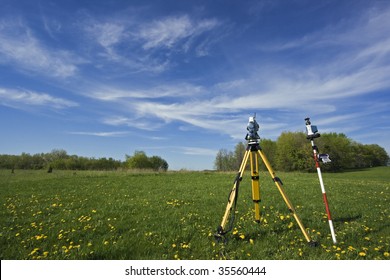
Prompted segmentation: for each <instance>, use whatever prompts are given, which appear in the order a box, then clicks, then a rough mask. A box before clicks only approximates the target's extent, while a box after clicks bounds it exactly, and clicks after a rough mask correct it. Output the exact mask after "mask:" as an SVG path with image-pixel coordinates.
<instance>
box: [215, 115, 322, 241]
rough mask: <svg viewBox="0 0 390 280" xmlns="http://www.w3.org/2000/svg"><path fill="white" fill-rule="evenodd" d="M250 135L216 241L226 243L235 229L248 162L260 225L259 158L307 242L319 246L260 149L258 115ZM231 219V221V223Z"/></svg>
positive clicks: (251, 121) (256, 217) (250, 123)
mask: <svg viewBox="0 0 390 280" xmlns="http://www.w3.org/2000/svg"><path fill="white" fill-rule="evenodd" d="M247 130H248V133H247V135H246V136H245V140H247V147H246V151H245V154H244V158H243V160H242V162H241V165H240V169H239V171H238V173H237V176H236V178H235V180H234V184H233V188H232V189H231V191H230V193H229V197H228V203H227V205H226V210H225V214H224V215H223V218H222V222H221V224H220V225H219V226H218V228H217V232H216V233H215V234H214V236H215V238H216V240H217V241H218V242H220V241H222V240H224V241H226V237H225V235H226V234H227V233H228V232H230V231H231V230H232V229H233V223H234V218H235V212H236V206H237V198H238V191H239V187H240V182H241V181H242V177H243V175H244V171H245V168H246V165H247V162H248V160H250V168H251V179H252V200H253V203H254V206H255V207H254V211H255V221H256V222H257V223H260V183H259V179H260V178H259V156H260V157H261V159H262V161H263V162H264V164H265V166H266V168H267V170H268V172H269V174H270V175H271V177H272V180H273V181H274V183H275V185H276V187H277V189H278V190H279V192H280V194H281V195H282V198H283V200H284V202H285V203H286V205H287V207H288V209H289V211H290V212H291V214H292V215H293V216H294V218H295V220H296V222H297V224H298V226H299V228H300V229H301V231H302V233H303V235H304V236H305V239H306V241H307V242H308V244H309V245H310V246H313V247H314V246H317V245H318V243H317V242H316V241H313V240H312V239H311V238H310V237H309V235H308V233H307V232H306V229H305V227H304V226H303V224H302V222H301V220H300V219H299V217H298V215H297V213H296V212H295V209H294V207H293V205H292V204H291V202H290V200H289V199H288V197H287V195H286V193H285V191H284V189H283V188H282V185H283V183H282V181H281V180H280V178H279V177H277V176H276V174H275V172H274V170H273V169H272V167H271V165H270V163H269V161H268V159H267V157H266V156H265V154H264V153H263V151H262V149H261V147H260V144H259V142H260V136H259V134H258V133H257V132H258V130H259V124H258V123H257V121H256V114H255V115H254V116H253V117H249V122H248V125H247ZM229 217H230V221H229Z"/></svg>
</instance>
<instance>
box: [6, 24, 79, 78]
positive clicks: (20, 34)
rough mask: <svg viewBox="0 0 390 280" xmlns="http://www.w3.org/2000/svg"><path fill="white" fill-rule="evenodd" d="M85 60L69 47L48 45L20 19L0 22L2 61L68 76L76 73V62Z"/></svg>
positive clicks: (36, 71)
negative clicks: (65, 48)
mask: <svg viewBox="0 0 390 280" xmlns="http://www.w3.org/2000/svg"><path fill="white" fill-rule="evenodd" d="M84 62H85V61H83V60H82V59H80V58H77V57H75V56H74V55H73V54H72V53H70V52H69V51H65V50H53V49H50V48H48V47H45V46H44V45H42V43H41V42H40V41H39V40H38V39H37V38H36V37H34V35H33V34H32V32H31V30H30V29H29V28H28V27H26V26H24V25H23V24H21V23H19V24H17V23H12V22H5V21H3V22H1V23H0V63H3V64H8V65H13V66H16V67H20V68H21V69H23V70H25V71H26V70H27V71H28V72H34V73H39V74H41V75H44V76H51V77H57V78H67V77H70V76H74V75H75V74H76V73H77V71H78V67H77V65H78V64H81V63H84Z"/></svg>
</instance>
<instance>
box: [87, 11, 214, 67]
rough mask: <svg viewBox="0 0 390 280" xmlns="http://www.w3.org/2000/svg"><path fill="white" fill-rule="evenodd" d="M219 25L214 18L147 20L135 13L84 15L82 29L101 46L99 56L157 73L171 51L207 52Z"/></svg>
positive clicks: (182, 16)
mask: <svg viewBox="0 0 390 280" xmlns="http://www.w3.org/2000/svg"><path fill="white" fill-rule="evenodd" d="M219 26H220V22H219V21H218V20H216V19H194V18H192V17H190V16H189V15H188V14H183V15H172V16H169V17H164V18H159V19H155V20H153V21H150V22H149V21H145V20H144V19H142V18H139V17H130V19H129V17H118V18H117V19H115V20H112V19H109V20H107V19H103V20H102V19H98V18H88V20H86V21H85V22H84V23H83V30H84V32H86V34H87V36H88V37H89V38H91V39H92V40H93V41H94V42H95V43H97V45H98V46H100V47H101V48H102V50H101V51H100V52H98V54H99V56H100V57H102V58H105V59H107V60H108V61H111V62H114V63H116V64H117V65H121V66H123V67H126V68H129V69H131V70H133V71H140V72H153V73H161V72H164V71H166V70H168V69H170V67H171V64H172V59H173V58H172V56H171V55H170V53H171V52H183V53H189V52H190V50H192V51H193V54H194V55H195V56H205V55H207V53H208V50H209V47H210V46H211V45H212V44H214V43H215V42H216V40H217V39H216V38H217V37H218V36H217V37H216V36H214V35H215V34H214V33H212V31H213V30H215V29H216V28H218V27H219ZM213 34H214V35H213ZM210 37H214V38H213V39H210Z"/></svg>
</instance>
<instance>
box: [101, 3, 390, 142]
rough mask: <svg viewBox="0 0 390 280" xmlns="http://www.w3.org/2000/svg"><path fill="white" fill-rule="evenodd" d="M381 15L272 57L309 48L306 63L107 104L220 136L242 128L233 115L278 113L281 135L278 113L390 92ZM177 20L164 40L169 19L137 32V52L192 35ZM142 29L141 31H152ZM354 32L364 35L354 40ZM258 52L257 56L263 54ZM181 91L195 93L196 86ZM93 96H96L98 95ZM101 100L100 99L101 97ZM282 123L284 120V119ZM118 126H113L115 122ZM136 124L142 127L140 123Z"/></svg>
mask: <svg viewBox="0 0 390 280" xmlns="http://www.w3.org/2000/svg"><path fill="white" fill-rule="evenodd" d="M387 15H390V10H384V11H377V13H376V14H373V13H372V12H370V13H368V15H367V14H365V15H363V16H362V17H361V18H359V19H355V24H352V23H351V24H349V25H347V26H346V25H344V24H340V25H333V26H332V27H331V28H330V27H325V28H324V29H323V30H321V32H316V33H313V34H305V35H303V37H301V38H296V39H293V40H291V41H286V42H284V43H283V44H281V45H280V46H281V47H279V48H275V49H273V52H280V51H283V50H286V48H289V49H291V48H300V47H305V48H314V46H315V48H316V50H315V52H314V53H312V51H314V50H312V51H310V52H308V56H310V60H309V62H302V63H301V64H298V65H289V66H288V67H286V65H283V66H278V65H277V64H274V65H273V67H270V68H269V69H265V68H262V67H261V66H260V67H255V68H254V70H252V73H251V75H249V76H247V77H238V78H237V76H234V77H233V78H232V79H231V80H229V79H226V80H225V81H222V82H221V81H220V82H219V83H217V84H215V85H211V86H208V87H206V86H202V88H201V91H202V94H200V95H196V94H193V95H192V98H191V99H190V100H188V99H180V98H175V97H174V96H175V95H174V93H175V90H171V91H165V93H166V95H164V94H161V92H160V93H159V94H156V95H155V96H159V97H170V98H169V99H168V98H165V99H164V98H156V99H155V100H153V99H149V98H147V96H153V94H151V92H153V89H144V90H140V91H137V92H136V93H137V94H135V92H132V93H130V92H127V93H126V92H122V93H119V94H118V93H117V94H114V93H113V94H111V95H110V94H108V95H107V96H108V97H109V98H110V100H111V101H114V102H118V103H119V102H120V103H121V105H125V104H126V105H127V106H128V108H131V111H132V112H133V114H134V115H137V116H148V118H147V119H146V120H144V121H146V122H147V121H150V123H156V120H159V121H162V122H163V123H164V122H165V123H169V122H174V121H178V122H181V123H186V124H188V125H191V126H194V127H200V128H202V129H206V130H214V131H221V132H223V131H224V132H226V131H227V130H226V128H227V127H231V126H233V125H237V124H238V123H239V122H240V123H241V122H242V121H241V120H240V121H237V118H241V117H243V116H244V115H245V116H246V115H247V114H248V113H250V114H251V113H253V112H254V111H262V110H278V111H279V112H280V114H277V116H275V117H274V120H273V122H272V120H271V122H270V123H269V124H267V127H268V128H269V129H279V130H280V129H281V128H282V127H283V125H284V122H283V118H284V112H298V111H302V110H304V111H305V112H306V113H309V114H311V113H315V114H322V115H326V114H330V113H333V112H335V111H337V109H338V108H340V106H343V104H342V103H340V102H345V101H346V100H351V98H354V97H357V96H363V95H369V94H373V93H374V92H377V91H381V90H384V89H388V88H390V74H389V73H390V66H388V62H389V60H390V48H389V40H390V35H389V34H388V32H385V30H384V28H383V25H386V26H389V24H390V20H389V19H390V16H389V17H387ZM176 20H177V22H176V21H174V22H175V24H171V25H172V28H177V31H176V32H173V33H172V36H171V37H169V36H168V35H167V37H165V35H164V34H165V31H167V30H169V27H168V24H167V23H168V22H169V21H167V22H165V21H164V22H160V23H159V24H156V23H154V26H155V27H156V29H159V28H160V31H161V36H160V35H157V34H155V33H154V32H151V31H150V33H148V32H144V39H145V40H146V41H145V43H144V48H150V49H152V48H159V47H160V48H170V47H172V46H174V45H175V44H176V43H177V42H179V41H181V40H184V39H185V38H189V37H191V36H192V35H191V32H189V31H188V30H190V27H189V26H191V22H190V20H189V19H188V18H186V17H181V18H176ZM179 22H181V24H179ZM151 26H153V25H151ZM210 26H213V25H212V24H211V25H210ZM145 28H146V29H145V30H148V28H151V27H145ZM210 28H211V27H210ZM358 30H363V31H365V32H367V33H370V34H363V35H360V33H359V32H358ZM362 36H363V37H365V38H364V40H363V42H361V43H359V44H356V42H359V37H360V38H361V37H362ZM337 40H340V41H337ZM330 45H332V47H334V48H335V50H333V51H332V52H331V53H332V54H334V55H332V56H328V57H327V59H326V60H324V59H323V58H322V57H321V55H319V54H318V50H321V48H325V49H326V48H329V46H330ZM261 51H262V52H264V49H263V50H261ZM267 51H269V50H267ZM187 86H188V88H193V89H194V88H198V86H197V85H196V84H193V85H188V84H187ZM178 88H180V86H178ZM177 92H179V91H177ZM155 93H158V91H155ZM96 98H99V95H97V96H96ZM100 99H104V98H102V95H100ZM349 102H350V101H349ZM345 105H346V104H344V106H345ZM248 111H249V112H248ZM304 114H305V113H304ZM123 116H126V114H124V115H123ZM358 116H359V113H358V112H357V113H353V114H350V117H354V118H357V117H358ZM152 117H153V118H152ZM286 117H288V114H286ZM123 118H126V117H123ZM285 122H286V123H287V121H286V120H285ZM119 123H120V122H116V125H118V124H119ZM123 123H128V122H127V121H124V122H123ZM139 127H140V128H141V127H148V125H147V124H145V123H144V124H143V125H142V126H139ZM231 135H232V136H233V135H234V133H231Z"/></svg>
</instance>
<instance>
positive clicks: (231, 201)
mask: <svg viewBox="0 0 390 280" xmlns="http://www.w3.org/2000/svg"><path fill="white" fill-rule="evenodd" d="M249 153H250V152H249V150H247V151H246V152H245V154H244V158H243V160H242V162H241V166H240V169H239V171H238V173H237V177H236V179H235V180H234V184H233V188H232V190H231V191H230V194H229V198H228V203H227V205H226V210H225V214H224V215H223V218H222V222H221V224H220V226H218V228H217V233H216V234H215V235H214V236H215V238H216V239H217V240H220V239H222V237H223V236H224V235H225V234H226V233H227V232H229V231H230V230H231V227H232V226H233V221H234V211H235V206H236V203H237V196H238V188H239V185H240V182H241V180H242V176H243V174H244V171H245V166H246V163H247V161H248V158H249ZM232 211H233V213H232ZM230 214H232V215H230ZM229 216H232V217H231V221H230V225H229V227H228V228H227V227H226V225H227V223H228V218H229Z"/></svg>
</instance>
